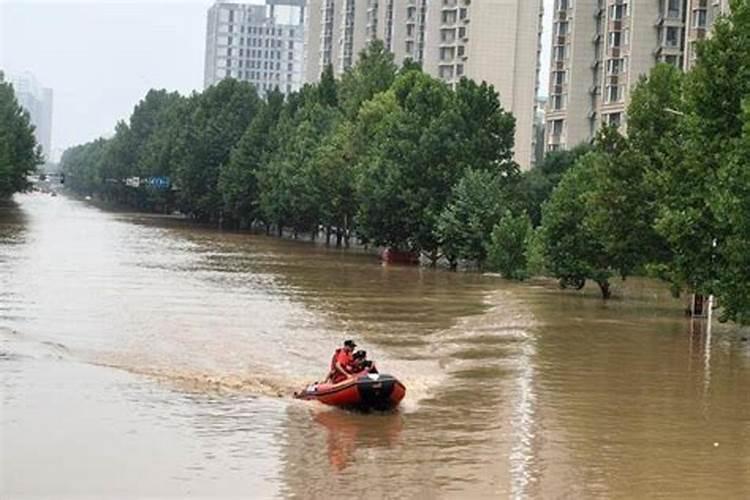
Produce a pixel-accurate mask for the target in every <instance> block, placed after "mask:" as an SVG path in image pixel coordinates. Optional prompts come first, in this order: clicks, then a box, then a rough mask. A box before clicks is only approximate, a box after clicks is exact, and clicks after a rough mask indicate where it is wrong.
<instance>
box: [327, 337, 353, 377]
mask: <svg viewBox="0 0 750 500" xmlns="http://www.w3.org/2000/svg"><path fill="white" fill-rule="evenodd" d="M356 347H357V344H355V343H354V341H353V340H346V341H344V347H339V348H338V349H336V352H334V353H333V357H332V358H331V368H330V371H329V373H328V378H327V379H326V382H332V383H334V384H336V383H338V382H341V381H342V380H346V379H348V378H349V377H351V376H352V364H353V363H354V358H353V357H352V352H354V349H355V348H356Z"/></svg>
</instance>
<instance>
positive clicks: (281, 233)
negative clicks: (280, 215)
mask: <svg viewBox="0 0 750 500" xmlns="http://www.w3.org/2000/svg"><path fill="white" fill-rule="evenodd" d="M276 232H277V233H278V235H279V238H281V237H282V236H284V226H282V225H281V224H279V225H278V226H276Z"/></svg>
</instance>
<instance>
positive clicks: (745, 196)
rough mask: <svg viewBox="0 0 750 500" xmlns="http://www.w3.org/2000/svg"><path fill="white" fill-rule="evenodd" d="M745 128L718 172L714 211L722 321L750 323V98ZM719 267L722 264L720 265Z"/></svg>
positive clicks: (746, 102) (714, 192) (746, 108)
mask: <svg viewBox="0 0 750 500" xmlns="http://www.w3.org/2000/svg"><path fill="white" fill-rule="evenodd" d="M744 107H745V113H744V127H743V133H742V137H741V138H740V140H739V141H738V142H737V145H736V148H735V150H734V151H733V153H732V154H731V156H730V157H729V160H728V161H727V162H726V163H724V164H723V165H722V166H721V167H720V169H719V171H718V173H717V183H716V185H714V186H713V189H712V196H711V208H712V210H713V212H714V213H715V214H716V219H717V222H718V224H719V227H721V228H724V229H725V231H726V233H725V234H724V235H723V237H722V240H721V245H720V246H718V247H717V254H718V255H717V257H716V260H715V262H714V263H713V264H714V265H716V266H717V271H716V272H717V284H716V287H715V289H714V291H715V293H717V294H718V295H719V298H720V303H721V305H722V307H723V314H722V316H723V319H725V320H726V319H728V320H733V321H736V322H738V323H740V324H745V325H747V324H750V252H748V249H750V164H748V158H750V97H749V98H746V100H745V106H744ZM718 264H720V265H718Z"/></svg>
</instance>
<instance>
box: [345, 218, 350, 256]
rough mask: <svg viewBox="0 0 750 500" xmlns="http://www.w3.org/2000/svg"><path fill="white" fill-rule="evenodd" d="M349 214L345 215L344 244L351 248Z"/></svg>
mask: <svg viewBox="0 0 750 500" xmlns="http://www.w3.org/2000/svg"><path fill="white" fill-rule="evenodd" d="M349 236H350V235H349V216H348V215H345V216H344V246H345V247H346V248H349Z"/></svg>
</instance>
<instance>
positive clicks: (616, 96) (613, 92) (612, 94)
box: [607, 85, 622, 102]
mask: <svg viewBox="0 0 750 500" xmlns="http://www.w3.org/2000/svg"><path fill="white" fill-rule="evenodd" d="M620 89H621V87H620V86H619V85H608V86H607V102H617V101H619V100H620V95H621V93H622V92H621V90H620Z"/></svg>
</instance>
